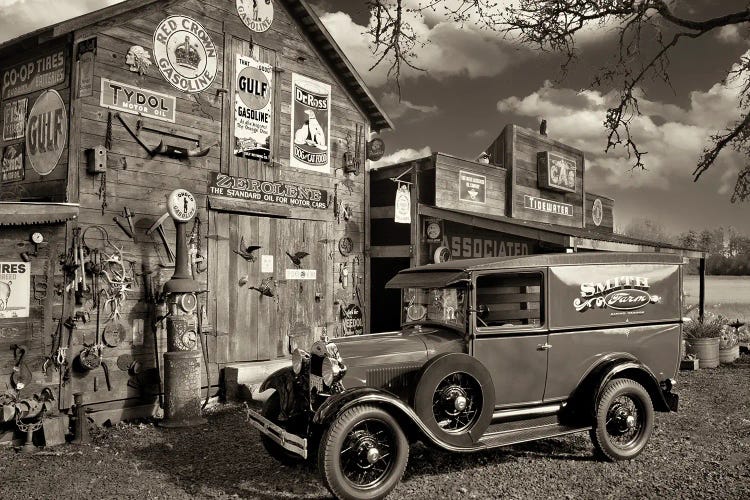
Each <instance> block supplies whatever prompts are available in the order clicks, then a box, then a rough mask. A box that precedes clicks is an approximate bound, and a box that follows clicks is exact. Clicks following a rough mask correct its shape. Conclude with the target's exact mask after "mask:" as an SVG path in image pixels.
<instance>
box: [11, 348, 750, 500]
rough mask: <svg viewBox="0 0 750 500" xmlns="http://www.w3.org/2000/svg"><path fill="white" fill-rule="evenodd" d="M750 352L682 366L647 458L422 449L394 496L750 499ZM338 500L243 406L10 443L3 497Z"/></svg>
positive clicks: (567, 446) (521, 449) (529, 447)
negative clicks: (281, 451) (262, 431)
mask: <svg viewBox="0 0 750 500" xmlns="http://www.w3.org/2000/svg"><path fill="white" fill-rule="evenodd" d="M749 382H750V356H749V355H747V354H743V356H742V358H741V359H740V360H739V361H738V362H737V363H735V364H733V365H724V366H722V367H721V368H719V369H716V370H699V371H697V372H682V373H680V376H679V383H678V392H679V394H680V406H681V408H680V412H679V413H677V414H661V413H657V419H656V429H655V431H654V434H653V436H652V438H651V441H650V443H649V444H648V446H647V447H646V450H645V451H644V452H643V454H641V455H640V456H639V457H638V458H637V459H636V460H634V461H631V462H622V463H614V464H612V463H604V462H600V461H597V460H595V459H594V457H593V455H592V451H593V448H592V446H591V443H590V441H589V439H588V435H575V436H567V437H564V438H558V439H548V440H544V441H538V442H534V443H527V444H524V445H517V446H513V447H508V448H501V449H499V450H495V451H491V452H483V453H477V454H471V455H456V454H449V453H443V452H439V451H435V450H432V449H429V448H425V447H423V446H421V445H416V446H413V447H412V449H411V455H410V461H409V466H408V468H407V471H406V474H405V476H404V480H403V482H402V483H401V484H400V485H399V486H398V487H397V488H396V490H394V492H393V493H392V494H391V496H390V497H389V498H394V499H407V498H408V499H410V500H413V499H421V498H439V497H444V498H447V497H458V498H597V499H598V498H624V497H628V498H657V497H659V498H750V383H749ZM87 497H88V498H139V499H140V498H258V499H270V498H299V499H308V498H328V493H327V490H325V489H324V488H323V487H322V486H321V485H320V483H319V482H318V480H317V478H316V476H315V474H314V473H313V472H312V471H311V470H309V469H307V468H304V467H299V468H290V467H284V466H281V465H279V464H277V463H276V462H275V461H273V460H272V459H271V458H270V457H269V456H268V455H267V454H266V453H265V451H264V450H263V448H262V446H261V444H260V440H259V438H258V434H257V432H255V431H254V430H252V429H251V428H249V426H248V425H247V424H246V423H245V421H244V414H243V412H242V408H241V407H239V406H220V407H216V408H214V409H213V410H211V411H210V413H209V415H208V424H207V425H205V426H202V427H198V428H192V429H184V430H167V429H161V428H158V427H154V426H153V425H151V424H121V425H118V426H116V427H113V428H110V429H105V430H101V431H98V432H96V433H95V439H94V444H93V445H87V446H73V445H66V446H62V447H58V448H55V449H50V450H43V451H38V452H36V453H32V454H28V455H25V454H19V453H17V452H15V451H14V450H12V449H10V448H1V449H0V498H2V499H10V498H20V499H24V500H26V499H32V498H87Z"/></svg>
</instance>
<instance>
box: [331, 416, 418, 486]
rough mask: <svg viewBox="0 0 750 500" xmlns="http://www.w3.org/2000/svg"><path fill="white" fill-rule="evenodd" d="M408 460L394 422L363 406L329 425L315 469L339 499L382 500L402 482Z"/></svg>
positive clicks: (405, 447) (406, 443) (406, 447)
mask: <svg viewBox="0 0 750 500" xmlns="http://www.w3.org/2000/svg"><path fill="white" fill-rule="evenodd" d="M408 456H409V443H408V441H407V439H406V436H405V435H404V433H403V431H402V430H401V428H400V427H399V425H398V423H397V422H396V420H395V419H394V418H393V417H392V416H391V415H390V414H388V413H387V412H386V411H384V410H382V409H380V408H377V407H373V406H367V405H362V406H356V407H354V408H350V409H349V410H346V411H345V412H343V413H342V414H341V415H339V416H338V417H337V418H336V419H335V420H334V421H333V422H332V423H331V426H330V427H329V428H328V430H327V431H326V432H325V434H324V436H323V439H322V441H321V444H320V449H319V450H318V467H319V470H320V473H321V475H322V477H323V481H324V482H325V484H326V486H327V487H328V488H329V489H330V490H331V492H332V493H333V494H334V495H335V496H337V497H338V498H347V499H372V498H383V497H385V496H386V495H387V494H388V493H389V492H390V491H391V490H392V489H393V488H394V487H395V486H396V485H397V484H398V482H399V481H400V480H401V477H402V476H403V474H404V470H405V469H406V463H407V460H408Z"/></svg>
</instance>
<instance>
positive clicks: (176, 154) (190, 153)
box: [115, 113, 218, 160]
mask: <svg viewBox="0 0 750 500" xmlns="http://www.w3.org/2000/svg"><path fill="white" fill-rule="evenodd" d="M115 116H117V119H118V120H120V123H122V126H123V127H125V130H127V131H128V133H129V134H130V135H131V136H132V137H133V139H135V141H136V142H137V143H138V144H139V145H140V146H141V147H142V148H143V149H144V150H146V152H147V153H148V154H149V156H156V155H165V156H168V157H170V158H175V159H178V160H182V159H185V158H192V157H200V156H206V155H207V154H208V152H209V151H211V148H212V147H214V146H216V145H218V142H217V141H214V142H213V143H212V144H211V145H209V146H208V147H201V146H200V144H199V143H198V141H196V143H198V144H197V146H196V147H195V148H194V149H187V148H181V147H178V146H172V145H169V144H164V140H161V141H159V144H157V145H156V146H154V147H151V146H148V145H147V144H146V143H145V142H143V140H142V139H141V138H140V136H139V135H138V133H137V131H135V130H133V129H132V127H131V126H130V125H129V124H128V122H127V121H125V119H124V118H123V117H122V115H121V114H120V113H115ZM140 123H141V122H140V120H139V121H138V123H137V124H136V128H139V129H140V128H142V129H144V130H146V127H143V125H142V124H140ZM139 124H140V125H139ZM149 130H152V131H155V132H158V133H161V134H165V133H166V134H169V135H175V136H176V134H174V133H171V132H169V131H165V130H161V129H155V128H150V129H149ZM177 137H181V138H186V137H182V136H177ZM186 139H188V140H195V139H194V138H186Z"/></svg>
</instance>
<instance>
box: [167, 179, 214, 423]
mask: <svg viewBox="0 0 750 500" xmlns="http://www.w3.org/2000/svg"><path fill="white" fill-rule="evenodd" d="M167 210H168V211H169V215H170V216H171V217H172V219H173V220H174V225H175V229H176V230H177V246H176V255H175V262H176V263H175V270H174V274H173V275H172V278H171V279H170V280H169V281H167V282H166V283H165V284H164V293H166V294H167V307H168V309H169V311H168V316H167V351H166V352H165V353H164V420H163V421H162V423H161V425H162V426H164V427H189V426H192V425H199V424H202V423H205V419H204V418H202V417H201V410H200V402H201V371H200V370H201V366H200V351H199V350H198V343H199V342H200V339H199V338H198V335H199V332H198V316H197V314H198V313H197V310H196V309H197V305H198V298H197V296H196V294H197V293H198V292H199V291H200V285H199V283H198V282H197V281H195V280H194V279H193V278H192V274H191V273H190V265H189V262H188V249H187V241H186V238H185V226H186V224H187V222H188V221H189V220H190V219H192V218H193V217H194V216H195V211H196V203H195V197H193V195H192V194H190V192H188V191H186V190H184V189H176V190H174V191H172V193H170V195H169V198H168V200H167Z"/></svg>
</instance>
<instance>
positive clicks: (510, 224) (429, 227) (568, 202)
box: [369, 125, 702, 332]
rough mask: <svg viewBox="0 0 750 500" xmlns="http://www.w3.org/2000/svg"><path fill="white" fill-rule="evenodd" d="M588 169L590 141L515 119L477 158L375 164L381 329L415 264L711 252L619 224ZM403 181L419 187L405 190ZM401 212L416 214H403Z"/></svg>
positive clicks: (389, 322) (375, 263)
mask: <svg viewBox="0 0 750 500" xmlns="http://www.w3.org/2000/svg"><path fill="white" fill-rule="evenodd" d="M585 173H586V161H585V156H584V153H583V152H582V151H580V150H578V149H575V148H573V147H570V146H568V145H566V144H563V143H561V142H559V141H556V140H553V139H551V138H550V137H547V136H546V135H542V134H540V133H537V132H535V131H532V130H528V129H525V128H522V127H518V126H516V125H508V126H506V127H505V128H504V129H503V131H502V133H501V134H500V135H499V136H498V137H497V139H496V140H495V141H494V142H493V143H492V144H490V145H489V146H488V147H487V149H486V150H485V152H484V154H483V155H480V158H478V159H477V160H476V161H472V160H465V159H461V158H456V157H454V156H451V155H447V154H444V153H439V152H438V153H433V154H432V155H430V156H427V157H424V158H420V159H417V160H413V161H407V162H403V163H400V164H396V165H391V166H388V167H384V168H379V169H377V170H373V171H372V172H371V174H370V177H371V180H370V186H371V193H372V194H371V197H370V225H371V239H370V256H371V261H370V262H371V270H372V288H373V293H372V295H371V296H372V304H371V308H369V309H371V310H373V311H377V315H376V316H373V318H372V331H375V332H378V331H387V330H393V329H396V328H397V327H398V325H399V322H400V320H401V316H400V314H401V313H402V312H403V307H402V304H401V297H400V291H399V290H388V289H385V283H386V282H388V280H390V279H391V278H392V277H393V276H394V275H395V274H396V273H397V272H398V271H399V270H401V269H405V268H407V267H409V266H415V265H423V264H430V263H433V262H442V261H444V260H447V259H451V258H453V259H467V258H478V257H495V256H512V255H525V254H535V253H550V252H572V251H593V250H603V251H635V252H641V251H664V252H675V253H680V254H682V255H685V256H688V257H701V256H702V254H701V253H700V252H696V251H691V250H689V249H681V248H676V247H673V246H670V245H666V244H663V243H658V242H652V241H643V240H637V239H633V238H629V237H625V236H622V235H619V234H615V232H614V200H612V199H611V198H607V197H605V196H601V195H597V194H593V193H591V192H588V191H587V190H586V176H585ZM399 189H402V190H405V191H407V192H409V193H410V196H409V197H408V198H407V197H399V196H397V191H398V190H399ZM394 199H395V200H396V203H395V205H394ZM399 216H400V217H402V219H401V220H403V221H404V222H406V221H410V223H408V224H407V223H399V222H396V218H397V217H399ZM526 306H527V305H524V304H516V307H518V308H519V309H523V308H524V307H526ZM523 312H524V311H520V310H519V314H523Z"/></svg>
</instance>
